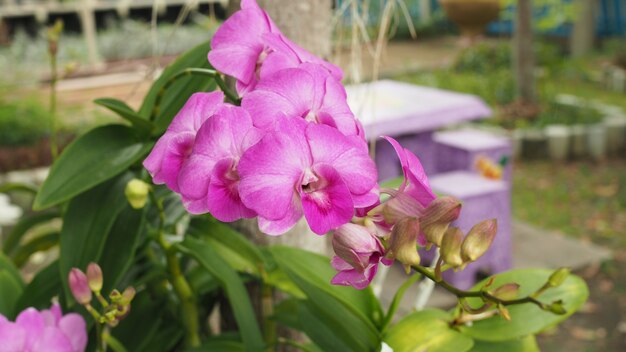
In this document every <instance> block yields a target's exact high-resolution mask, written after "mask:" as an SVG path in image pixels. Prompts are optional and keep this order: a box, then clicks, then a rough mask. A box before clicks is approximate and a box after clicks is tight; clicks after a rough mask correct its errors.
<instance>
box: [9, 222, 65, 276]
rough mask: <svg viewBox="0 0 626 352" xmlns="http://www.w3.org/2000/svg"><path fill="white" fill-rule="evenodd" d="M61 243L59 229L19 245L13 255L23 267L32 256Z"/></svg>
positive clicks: (15, 260)
mask: <svg viewBox="0 0 626 352" xmlns="http://www.w3.org/2000/svg"><path fill="white" fill-rule="evenodd" d="M58 243H59V231H56V230H54V231H51V232H48V233H45V234H43V235H41V236H37V237H35V238H33V239H32V240H30V241H29V242H27V243H25V244H23V245H21V246H19V247H18V248H17V250H15V253H14V255H13V262H14V263H15V265H17V267H18V268H21V267H23V266H24V264H26V263H27V262H28V259H30V256H31V255H33V254H35V253H37V252H40V251H47V250H48V249H50V248H52V247H54V246H56V245H57V244H58Z"/></svg>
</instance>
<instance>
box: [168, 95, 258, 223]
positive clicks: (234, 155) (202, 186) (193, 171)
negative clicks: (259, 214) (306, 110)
mask: <svg viewBox="0 0 626 352" xmlns="http://www.w3.org/2000/svg"><path fill="white" fill-rule="evenodd" d="M262 136H263V132H262V131H261V130H259V129H257V128H255V127H254V126H252V119H251V118H250V115H248V113H247V112H246V110H244V109H242V108H240V107H237V106H232V105H228V104H224V105H223V106H222V107H221V108H220V109H219V110H218V111H217V112H216V113H215V115H214V116H213V117H211V118H210V119H209V120H207V121H206V122H205V123H204V124H203V125H202V127H201V128H200V130H199V131H198V134H197V137H196V141H195V144H194V147H193V151H192V153H191V155H190V157H189V158H188V160H186V161H185V162H184V164H183V166H182V168H181V170H180V174H179V177H178V188H179V190H180V193H181V195H182V199H183V203H184V205H185V207H186V208H187V210H188V211H189V212H191V213H194V214H199V213H206V212H210V213H211V214H213V216H215V217H216V218H217V219H218V220H221V221H234V220H237V219H241V218H251V217H254V216H255V215H256V213H255V212H254V211H252V210H250V209H248V208H247V207H246V206H245V205H243V203H242V202H241V200H240V197H239V173H238V170H237V168H238V164H239V159H240V158H241V156H242V155H243V153H244V152H245V151H246V150H247V149H248V148H249V147H250V146H252V145H254V144H255V143H257V142H258V141H259V140H260V139H261V137H262Z"/></svg>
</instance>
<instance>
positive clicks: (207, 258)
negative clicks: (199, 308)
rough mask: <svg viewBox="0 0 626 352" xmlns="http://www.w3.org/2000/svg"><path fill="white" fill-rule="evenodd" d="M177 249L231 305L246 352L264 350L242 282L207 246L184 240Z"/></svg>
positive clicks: (189, 238) (193, 240)
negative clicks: (214, 283)
mask: <svg viewBox="0 0 626 352" xmlns="http://www.w3.org/2000/svg"><path fill="white" fill-rule="evenodd" d="M175 246H176V248H177V249H178V250H179V251H181V252H182V253H185V254H187V255H190V256H191V257H193V258H194V259H195V260H196V261H197V262H198V263H199V264H200V265H201V266H202V267H203V268H204V269H206V270H207V271H208V272H209V273H210V274H211V275H213V277H215V278H216V279H217V280H218V281H220V283H221V284H222V287H224V291H226V296H227V297H228V301H229V302H230V305H231V309H232V310H233V313H234V315H235V320H236V321H237V325H238V326H239V331H240V334H241V338H242V340H243V343H244V345H245V347H246V350H248V351H260V350H263V349H264V347H265V343H264V342H263V338H262V335H261V331H260V329H259V326H258V325H257V320H256V316H255V315H254V309H253V308H252V303H251V302H250V298H249V296H248V291H246V288H245V286H244V285H243V282H242V281H241V279H240V278H239V276H238V275H237V272H236V271H235V270H233V269H232V268H231V267H230V266H228V263H226V262H225V261H224V260H223V259H222V258H221V257H220V256H219V255H218V254H217V252H216V251H215V250H214V249H213V248H212V247H211V246H210V245H209V244H207V243H204V242H201V241H199V240H197V239H194V238H192V237H189V236H187V237H186V238H185V240H184V241H183V242H182V243H178V244H176V245H175Z"/></svg>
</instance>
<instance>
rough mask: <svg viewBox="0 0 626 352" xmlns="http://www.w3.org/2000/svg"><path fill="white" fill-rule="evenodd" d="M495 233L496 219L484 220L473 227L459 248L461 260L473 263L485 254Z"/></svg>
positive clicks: (496, 230)
mask: <svg viewBox="0 0 626 352" xmlns="http://www.w3.org/2000/svg"><path fill="white" fill-rule="evenodd" d="M497 232H498V222H497V220H496V219H490V220H484V221H481V222H479V223H478V224H476V225H474V227H472V229H471V230H470V231H469V233H468V234H467V236H465V240H464V241H463V245H462V246H461V256H462V257H463V260H464V261H466V262H473V261H475V260H477V259H478V258H480V257H481V256H482V255H483V254H485V252H487V250H488V249H489V247H490V246H491V243H492V242H493V239H494V238H495V237H496V233H497Z"/></svg>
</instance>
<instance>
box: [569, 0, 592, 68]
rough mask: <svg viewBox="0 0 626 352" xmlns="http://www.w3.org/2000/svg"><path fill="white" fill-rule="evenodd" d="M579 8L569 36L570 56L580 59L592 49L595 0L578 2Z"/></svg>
mask: <svg viewBox="0 0 626 352" xmlns="http://www.w3.org/2000/svg"><path fill="white" fill-rule="evenodd" d="M578 5H579V6H580V9H579V11H577V14H576V20H575V21H574V29H573V30H572V34H571V36H570V49H571V52H572V56H574V57H581V56H584V55H586V54H588V53H589V52H590V51H591V49H592V48H593V40H594V37H595V15H596V8H597V5H598V2H597V0H578Z"/></svg>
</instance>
